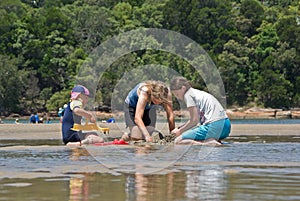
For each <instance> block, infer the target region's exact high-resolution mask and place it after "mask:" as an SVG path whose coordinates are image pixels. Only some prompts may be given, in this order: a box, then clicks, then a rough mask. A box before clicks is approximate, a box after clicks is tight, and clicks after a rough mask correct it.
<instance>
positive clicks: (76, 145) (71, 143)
mask: <svg viewBox="0 0 300 201" xmlns="http://www.w3.org/2000/svg"><path fill="white" fill-rule="evenodd" d="M80 145H81V143H80V142H68V143H67V144H66V146H67V147H79V146H80Z"/></svg>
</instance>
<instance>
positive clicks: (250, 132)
mask: <svg viewBox="0 0 300 201" xmlns="http://www.w3.org/2000/svg"><path fill="white" fill-rule="evenodd" d="M100 126H101V127H108V128H109V129H110V134H109V136H110V137H114V138H119V137H121V136H122V134H123V132H124V131H125V132H128V131H127V129H126V127H125V124H124V122H120V123H107V124H101V123H100ZM156 128H157V130H159V131H161V132H162V133H169V130H168V125H167V123H157V126H156ZM265 135H267V136H297V137H298V136H300V124H232V129H231V134H230V137H234V136H265ZM39 139H48V140H60V139H61V124H60V123H53V124H0V140H39Z"/></svg>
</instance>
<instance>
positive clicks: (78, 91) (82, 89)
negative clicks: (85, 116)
mask: <svg viewBox="0 0 300 201" xmlns="http://www.w3.org/2000/svg"><path fill="white" fill-rule="evenodd" d="M79 94H84V95H87V96H89V95H90V92H89V90H88V89H87V88H86V87H84V86H82V85H76V86H75V87H74V88H73V89H72V91H71V99H76V98H77V96H78V95H79Z"/></svg>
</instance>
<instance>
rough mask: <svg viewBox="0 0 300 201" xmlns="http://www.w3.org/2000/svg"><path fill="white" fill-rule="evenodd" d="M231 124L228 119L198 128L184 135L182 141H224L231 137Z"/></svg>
mask: <svg viewBox="0 0 300 201" xmlns="http://www.w3.org/2000/svg"><path fill="white" fill-rule="evenodd" d="M230 130H231V123H230V120H229V119H228V118H226V119H221V120H218V121H215V122H212V123H209V124H205V125H201V126H197V127H195V128H192V129H190V130H188V131H186V132H184V133H183V134H182V139H192V140H206V139H209V138H214V139H216V140H222V139H225V138H226V137H228V136H229V133H230Z"/></svg>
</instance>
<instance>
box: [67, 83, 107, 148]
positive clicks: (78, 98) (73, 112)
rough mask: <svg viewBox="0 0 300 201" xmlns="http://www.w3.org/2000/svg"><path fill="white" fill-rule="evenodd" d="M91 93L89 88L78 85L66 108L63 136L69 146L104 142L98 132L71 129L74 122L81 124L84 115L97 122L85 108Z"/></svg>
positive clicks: (87, 118)
mask: <svg viewBox="0 0 300 201" xmlns="http://www.w3.org/2000/svg"><path fill="white" fill-rule="evenodd" d="M89 94H90V93H89V90H88V89H87V88H85V87H84V86H82V85H77V86H75V87H74V88H73V89H72V92H71V100H70V102H69V103H68V106H67V107H66V108H65V112H64V117H63V120H62V137H63V142H64V144H65V145H67V146H72V145H73V146H80V145H81V144H93V143H98V142H103V138H101V137H99V136H98V135H97V133H83V132H82V131H74V130H72V129H71V128H73V126H74V123H76V124H81V119H82V117H85V118H86V121H88V120H89V121H90V122H92V123H96V117H95V116H94V114H93V113H91V112H89V111H86V110H84V109H83V108H84V106H85V104H86V103H87V101H88V96H89Z"/></svg>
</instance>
